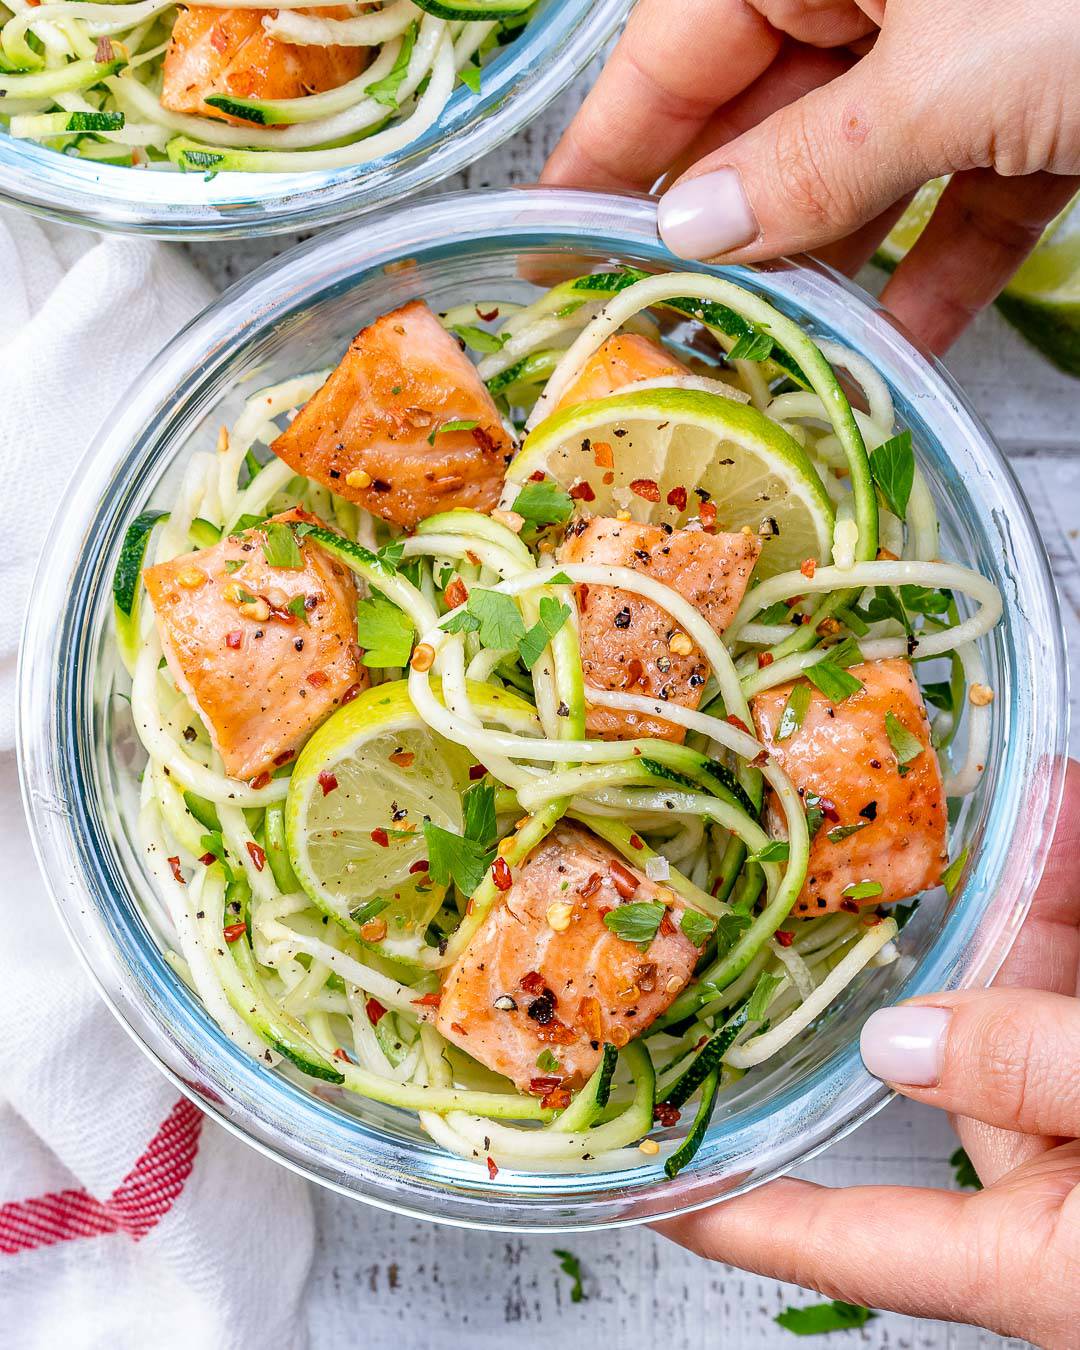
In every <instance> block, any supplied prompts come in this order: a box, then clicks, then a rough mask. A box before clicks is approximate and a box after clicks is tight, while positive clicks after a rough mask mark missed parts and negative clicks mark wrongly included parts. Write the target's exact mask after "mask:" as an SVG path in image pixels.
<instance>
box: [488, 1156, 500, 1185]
mask: <svg viewBox="0 0 1080 1350" xmlns="http://www.w3.org/2000/svg"><path fill="white" fill-rule="evenodd" d="M487 1170H488V1176H489V1177H490V1178H491V1179H492V1181H494V1180H495V1178H496V1177H497V1176H498V1175H499V1169H498V1168H497V1167H496V1166H495V1159H494V1158H492V1157H490V1156H489V1157H488V1160H487Z"/></svg>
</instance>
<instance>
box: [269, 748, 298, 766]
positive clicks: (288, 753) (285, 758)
mask: <svg viewBox="0 0 1080 1350" xmlns="http://www.w3.org/2000/svg"><path fill="white" fill-rule="evenodd" d="M295 754H296V751H295V750H282V752H281V754H280V755H275V756H274V763H275V764H276V765H278V767H279V768H280V767H281V765H282V764H288V762H289V760H290V759H292V757H293V755H295Z"/></svg>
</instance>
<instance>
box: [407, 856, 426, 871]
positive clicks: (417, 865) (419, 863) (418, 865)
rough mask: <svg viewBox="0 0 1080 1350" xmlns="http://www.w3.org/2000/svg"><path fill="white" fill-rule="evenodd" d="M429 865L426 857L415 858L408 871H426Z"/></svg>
mask: <svg viewBox="0 0 1080 1350" xmlns="http://www.w3.org/2000/svg"><path fill="white" fill-rule="evenodd" d="M430 866H431V864H430V863H429V862H428V860H427V859H426V858H417V860H416V861H415V862H414V863H413V865H412V866H411V867H410V868H409V871H410V872H413V873H416V872H426V871H427V870H428V868H429V867H430Z"/></svg>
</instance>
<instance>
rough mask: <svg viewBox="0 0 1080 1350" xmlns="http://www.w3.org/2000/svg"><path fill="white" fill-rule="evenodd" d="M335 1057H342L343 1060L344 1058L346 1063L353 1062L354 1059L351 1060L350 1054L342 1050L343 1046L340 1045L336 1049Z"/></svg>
mask: <svg viewBox="0 0 1080 1350" xmlns="http://www.w3.org/2000/svg"><path fill="white" fill-rule="evenodd" d="M334 1058H335V1059H341V1060H344V1061H345V1063H346V1064H351V1063H352V1060H351V1059H350V1058H349V1056H348V1055H347V1054H346V1053H345V1051H344V1050H342V1048H341V1046H340V1045H339V1046H338V1047H337V1049H336V1050H335V1051H334Z"/></svg>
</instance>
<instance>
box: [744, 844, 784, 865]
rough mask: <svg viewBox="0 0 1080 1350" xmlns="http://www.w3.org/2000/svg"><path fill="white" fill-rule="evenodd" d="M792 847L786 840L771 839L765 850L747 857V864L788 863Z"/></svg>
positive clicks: (761, 849) (759, 850)
mask: <svg viewBox="0 0 1080 1350" xmlns="http://www.w3.org/2000/svg"><path fill="white" fill-rule="evenodd" d="M790 852H791V845H790V844H789V843H788V841H787V840H786V839H770V840H769V842H768V843H767V844H766V845H765V846H764V848H759V849H758V851H757V852H756V853H750V854H748V855H747V859H746V861H747V862H757V863H762V862H768V863H769V862H770V863H771V862H787V860H788V855H789V854H790Z"/></svg>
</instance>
